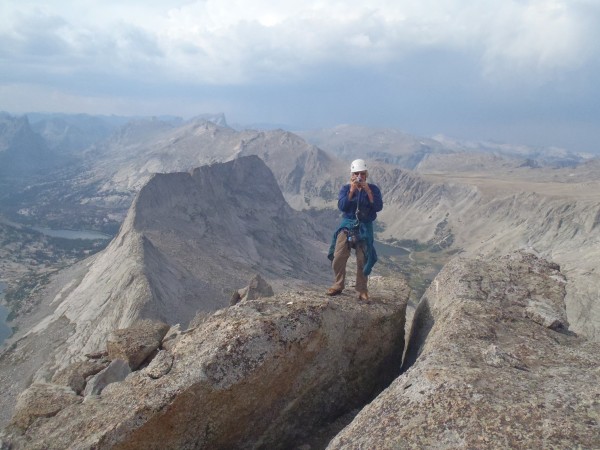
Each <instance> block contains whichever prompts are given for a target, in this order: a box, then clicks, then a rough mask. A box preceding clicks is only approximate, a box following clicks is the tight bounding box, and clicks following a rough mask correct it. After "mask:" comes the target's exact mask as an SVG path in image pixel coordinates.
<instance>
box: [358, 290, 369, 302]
mask: <svg viewBox="0 0 600 450" xmlns="http://www.w3.org/2000/svg"><path fill="white" fill-rule="evenodd" d="M358 299H359V300H364V301H368V300H369V293H368V292H361V293H359V294H358Z"/></svg>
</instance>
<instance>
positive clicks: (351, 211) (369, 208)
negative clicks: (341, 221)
mask: <svg viewBox="0 0 600 450" xmlns="http://www.w3.org/2000/svg"><path fill="white" fill-rule="evenodd" d="M369 187H370V188H371V192H372V193H373V203H371V202H370V201H369V196H368V195H367V193H366V192H365V191H364V190H360V191H356V192H355V193H354V196H353V197H352V200H348V192H349V191H350V185H349V184H346V185H344V186H342V188H341V189H340V193H339V195H338V208H339V210H340V211H342V213H344V214H343V217H344V218H346V219H355V218H356V210H357V209H359V210H360V211H362V212H363V213H364V214H365V215H366V217H365V218H364V219H362V220H363V221H364V222H373V221H374V220H375V219H376V218H377V213H378V212H379V211H381V210H382V209H383V199H382V198H381V191H380V190H379V188H378V187H377V186H375V185H374V184H371V183H369ZM357 207H358V208H357Z"/></svg>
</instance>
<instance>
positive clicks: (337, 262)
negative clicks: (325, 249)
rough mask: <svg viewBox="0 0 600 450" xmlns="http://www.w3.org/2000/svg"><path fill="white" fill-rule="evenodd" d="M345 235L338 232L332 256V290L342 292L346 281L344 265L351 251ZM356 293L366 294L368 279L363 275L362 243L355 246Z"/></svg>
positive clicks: (363, 252) (363, 254)
mask: <svg viewBox="0 0 600 450" xmlns="http://www.w3.org/2000/svg"><path fill="white" fill-rule="evenodd" d="M346 238H347V235H346V233H344V232H342V231H340V232H339V233H338V235H337V240H336V241H335V252H334V254H333V262H332V266H333V273H334V276H335V282H334V284H333V286H331V287H332V288H333V289H339V290H342V289H344V287H345V281H346V263H347V262H348V258H349V257H350V253H351V249H350V247H349V245H348V243H347V242H346ZM355 251H356V291H357V292H367V282H368V277H367V276H365V274H364V273H363V267H364V266H365V250H364V243H362V242H361V243H358V244H356V248H355Z"/></svg>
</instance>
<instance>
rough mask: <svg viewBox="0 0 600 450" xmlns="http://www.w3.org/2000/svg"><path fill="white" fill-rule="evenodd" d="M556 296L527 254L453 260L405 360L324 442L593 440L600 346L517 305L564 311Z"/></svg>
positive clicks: (554, 281) (422, 310)
mask: <svg viewBox="0 0 600 450" xmlns="http://www.w3.org/2000/svg"><path fill="white" fill-rule="evenodd" d="M564 296H565V280H564V277H563V276H562V275H561V273H560V272H559V270H558V266H556V265H553V264H552V263H549V262H547V261H545V260H542V259H539V258H537V257H535V256H533V255H530V254H526V253H522V252H517V253H514V254H511V255H508V256H504V257H498V258H493V259H492V258H490V259H487V258H483V257H480V258H472V259H470V258H459V259H455V260H453V261H452V262H450V263H449V264H448V265H447V266H446V267H444V269H443V270H442V271H441V272H440V273H439V274H438V276H437V277H436V278H435V280H434V281H433V283H432V284H431V286H430V287H429V288H428V290H427V291H426V292H425V294H424V296H423V298H422V299H421V302H420V304H419V306H418V308H417V311H416V312H415V318H414V322H413V326H412V331H411V335H410V340H409V344H408V349H407V356H406V361H405V369H406V371H405V372H404V373H403V374H402V375H401V376H400V377H398V378H397V379H396V380H395V381H394V382H393V383H392V384H391V385H390V386H389V387H388V388H387V389H386V390H384V391H383V392H382V393H381V394H380V395H379V396H378V397H377V398H376V399H375V400H374V401H373V402H371V403H370V404H369V405H367V406H366V407H365V408H363V409H362V410H361V411H360V413H359V414H358V415H357V416H356V417H355V418H354V420H353V421H352V422H351V423H350V424H349V425H348V426H347V427H346V428H345V429H344V430H343V431H341V432H340V433H339V434H338V435H337V436H336V437H335V438H334V439H333V440H332V441H331V442H330V444H329V446H328V447H327V448H328V449H330V450H331V449H341V448H344V449H355V448H356V449H358V448H377V449H396V448H600V420H599V418H600V370H599V369H598V367H599V366H600V345H599V344H598V343H594V342H589V341H585V340H583V339H581V338H579V337H577V336H576V335H574V333H569V332H566V331H564V330H562V329H561V328H560V327H558V328H556V327H548V323H547V322H545V321H540V320H538V319H537V317H533V320H532V318H530V314H529V313H527V310H528V308H530V307H531V304H532V302H536V303H537V304H538V306H539V304H541V305H544V307H543V310H544V311H553V313H552V315H554V316H556V317H564V316H563V314H561V313H560V311H558V305H563V306H562V308H563V309H564V304H563V301H564ZM538 310H539V308H538ZM562 323H563V324H565V322H564V320H563V321H562ZM553 328H556V329H558V330H559V331H555V330H554V329H553Z"/></svg>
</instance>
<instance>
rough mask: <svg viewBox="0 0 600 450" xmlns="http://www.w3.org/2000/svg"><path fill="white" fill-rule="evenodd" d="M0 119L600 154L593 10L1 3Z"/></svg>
mask: <svg viewBox="0 0 600 450" xmlns="http://www.w3.org/2000/svg"><path fill="white" fill-rule="evenodd" d="M0 12H1V13H2V14H0V36H1V37H2V40H3V42H4V45H3V48H2V50H0V58H1V59H2V64H3V69H4V70H3V71H2V72H1V73H0V110H5V111H7V112H9V113H11V114H14V115H21V114H25V113H28V112H35V111H40V112H46V113H54V112H57V113H61V112H62V113H86V114H91V115H96V114H104V115H110V114H115V115H120V116H153V115H156V116H158V115H175V116H181V117H184V118H189V117H192V116H195V115H198V114H204V113H224V114H225V116H226V117H227V120H228V122H229V123H232V124H235V123H239V124H256V123H275V124H285V125H286V126H287V127H289V128H291V129H296V130H302V129H305V130H306V129H317V128H329V127H332V126H335V125H338V124H356V125H364V126H369V127H379V128H394V129H399V130H402V131H405V132H407V133H410V134H415V135H420V136H434V135H437V134H443V135H446V136H450V137H453V138H457V139H466V140H492V141H497V142H505V143H511V144H525V145H529V146H543V147H552V146H555V147H561V148H565V149H567V150H570V151H574V152H590V153H600V146H599V145H598V144H597V142H598V141H599V140H600V127H599V126H598V124H600V101H599V100H600V86H598V83H597V81H596V80H597V79H598V78H599V77H598V75H599V74H600V48H598V46H597V45H596V43H597V42H598V35H599V34H600V4H599V3H598V2H595V1H593V0H570V1H567V0H525V1H522V0H519V1H517V0H507V1H505V2H501V3H499V2H495V1H492V0H478V1H476V0H419V1H417V0H396V1H387V0H375V1H373V2H369V4H364V3H362V2H356V1H354V0H352V1H351V0H344V1H341V2H336V3H331V4H327V3H323V2H316V1H308V2H294V1H290V0H287V1H285V0H284V1H281V2H278V3H277V4H272V2H268V1H266V0H252V1H250V2H242V1H241V0H222V1H220V2H216V1H215V0H204V1H200V0H176V1H168V2H154V1H150V2H148V1H144V2H142V1H140V0H130V1H127V2H120V1H115V0H107V1H105V2H92V3H90V2H86V3H81V2H73V1H61V2H58V1H49V2H41V1H39V0H32V1H18V2H17V1H16V0H7V1H5V2H3V3H2V5H0Z"/></svg>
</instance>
